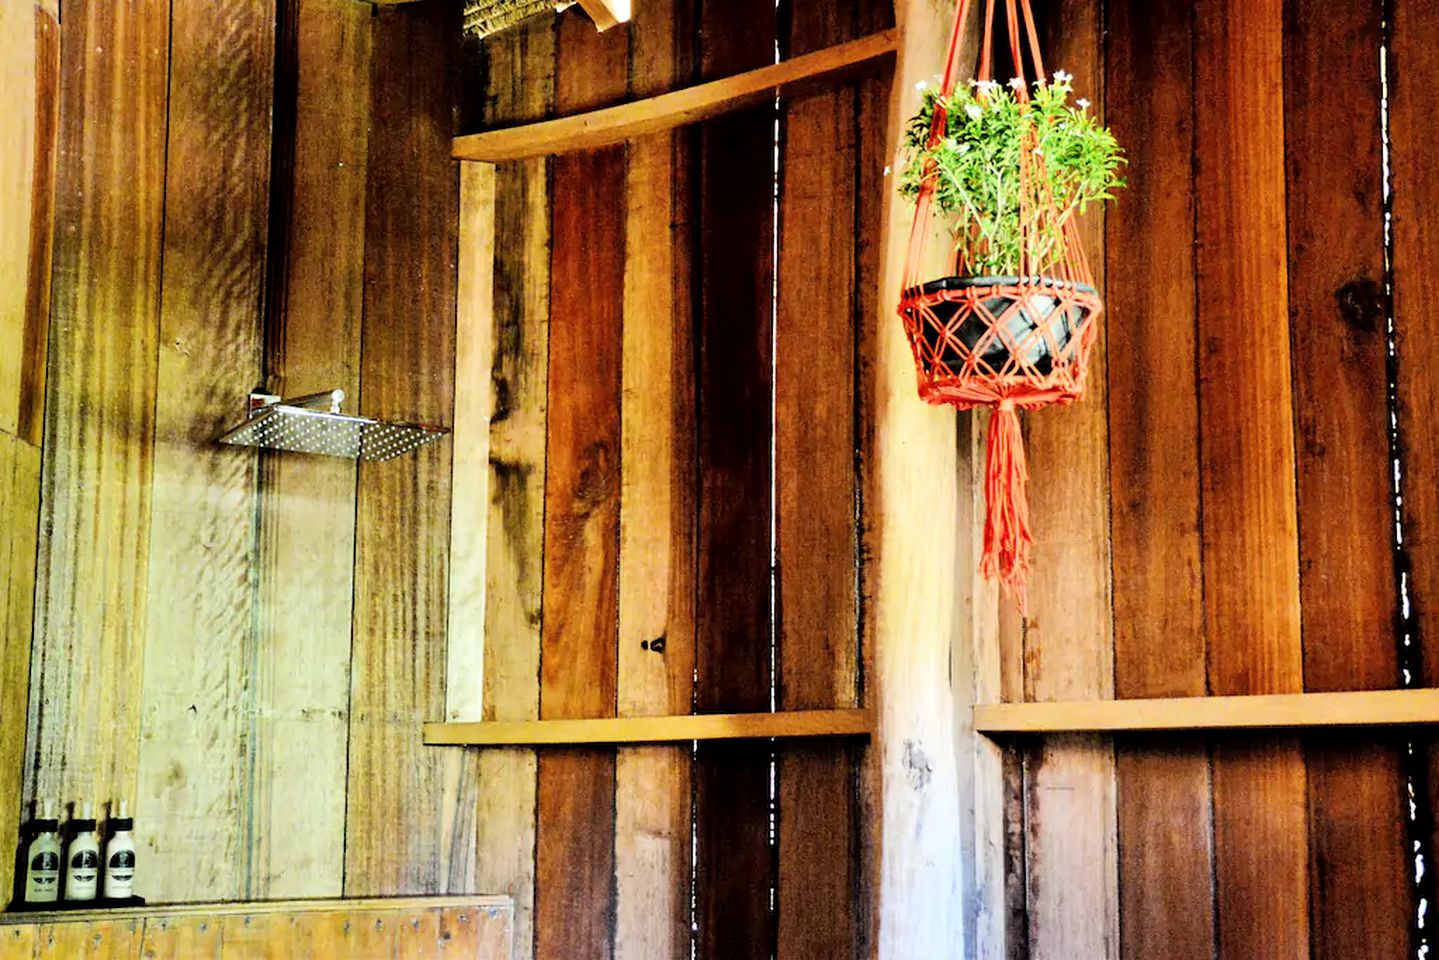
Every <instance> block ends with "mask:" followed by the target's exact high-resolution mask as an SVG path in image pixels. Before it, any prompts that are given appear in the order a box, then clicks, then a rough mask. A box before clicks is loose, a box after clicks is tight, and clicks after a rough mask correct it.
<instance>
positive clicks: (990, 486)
mask: <svg viewBox="0 0 1439 960" xmlns="http://www.w3.org/2000/svg"><path fill="white" fill-rule="evenodd" d="M1028 480H1029V468H1028V466H1027V465H1026V464H1025V462H1024V436H1023V434H1021V433H1020V430H1019V414H1018V412H1016V411H1015V409H1014V406H1013V405H1012V404H1008V403H1004V404H1000V406H999V409H998V410H996V411H995V412H994V415H993V416H992V417H990V418H989V435H988V438H987V441H986V450H985V464H984V498H985V504H986V506H987V509H986V511H985V517H984V556H983V558H981V560H980V571H981V572H982V573H983V574H984V575H985V576H986V577H989V578H993V577H995V576H996V575H997V576H998V577H999V582H1000V583H1001V584H1003V586H1004V589H1005V592H1006V593H1008V594H1009V595H1010V596H1012V597H1013V598H1014V602H1015V605H1016V606H1017V607H1018V608H1019V613H1020V615H1021V616H1023V614H1024V612H1025V590H1026V587H1027V586H1028V584H1029V567H1030V560H1031V557H1032V555H1033V552H1034V535H1033V534H1031V533H1030V530H1029V499H1028V497H1026V496H1025V489H1024V488H1025V484H1026V483H1027V482H1028Z"/></svg>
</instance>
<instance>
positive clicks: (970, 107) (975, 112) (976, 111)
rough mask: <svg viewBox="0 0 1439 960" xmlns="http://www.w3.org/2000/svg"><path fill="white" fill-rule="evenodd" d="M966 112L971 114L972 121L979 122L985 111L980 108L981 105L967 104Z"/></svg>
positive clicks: (965, 106)
mask: <svg viewBox="0 0 1439 960" xmlns="http://www.w3.org/2000/svg"><path fill="white" fill-rule="evenodd" d="M964 112H965V113H967V114H969V119H971V120H978V119H979V118H980V117H982V116H984V111H983V110H981V109H980V108H979V104H977V103H966V104H965V105H964Z"/></svg>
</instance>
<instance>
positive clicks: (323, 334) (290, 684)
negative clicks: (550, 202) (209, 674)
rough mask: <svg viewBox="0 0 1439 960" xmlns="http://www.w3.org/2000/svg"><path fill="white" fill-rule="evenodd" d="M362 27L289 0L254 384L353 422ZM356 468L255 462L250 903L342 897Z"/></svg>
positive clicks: (364, 70)
mask: <svg viewBox="0 0 1439 960" xmlns="http://www.w3.org/2000/svg"><path fill="white" fill-rule="evenodd" d="M370 26H371V21H370V16H369V11H367V10H365V9H363V8H361V7H358V6H356V5H354V4H352V3H350V2H348V0H290V2H289V3H287V5H286V6H285V7H284V9H283V17H282V19H281V27H280V34H279V37H278V40H277V43H278V49H277V56H278V57H279V58H280V63H279V68H278V71H277V78H278V79H277V90H276V104H275V117H276V119H275V127H276V130H275V145H274V151H275V152H276V154H278V156H277V159H276V163H275V165H274V169H275V182H274V183H273V184H272V191H273V194H274V196H275V203H274V204H273V207H274V209H275V211H276V212H275V217H276V222H275V223H274V224H273V228H274V229H273V232H272V234H271V245H272V247H271V251H270V258H271V279H270V289H269V291H268V293H269V311H268V316H267V317H266V321H267V330H266V342H265V353H266V355H265V368H266V369H265V386H266V387H267V388H268V389H269V390H270V392H271V393H275V394H277V395H280V396H302V395H305V394H310V393H316V392H319V391H321V390H330V389H335V388H340V389H343V390H344V391H345V392H346V394H347V396H348V399H347V404H346V406H347V409H351V410H353V409H358V404H359V401H360V391H359V378H360V316H361V311H362V307H363V296H364V288H363V283H364V250H365V228H364V222H365V178H366V170H367V161H368V149H369V148H368V130H369V112H370V99H369V80H370ZM337 89H343V90H345V91H346V95H345V96H343V97H336V96H335V90H337ZM239 401H240V398H239V397H236V398H235V401H234V402H235V404H238V403H239ZM238 415H239V414H238V406H237V407H236V411H235V413H234V414H233V416H236V417H237V416H238ZM355 470H356V467H355V464H354V463H353V462H350V461H347V460H341V459H338V458H329V457H297V456H293V455H290V454H278V455H271V454H262V455H261V459H260V502H259V507H258V509H259V512H260V561H259V586H258V590H259V599H258V601H257V602H258V605H259V607H258V620H257V624H256V629H257V639H256V644H257V647H258V659H257V667H256V677H255V685H256V689H255V713H256V719H255V734H254V735H255V743H254V756H255V775H254V776H255V779H254V783H253V784H252V787H251V789H252V790H253V792H254V799H253V801H252V811H251V818H252V820H251V822H252V824H253V828H252V829H251V831H250V837H251V839H250V852H249V856H250V858H251V871H250V877H249V883H250V886H249V895H250V896H253V897H256V898H261V897H264V898H278V897H287V896H291V897H292V896H300V895H306V896H339V895H340V893H341V889H342V885H343V878H344V854H343V850H344V837H345V768H346V763H347V751H348V742H349V708H350V703H349V700H350V688H349V661H350V629H351V614H352V605H353V595H354V556H355Z"/></svg>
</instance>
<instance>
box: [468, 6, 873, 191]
mask: <svg viewBox="0 0 1439 960" xmlns="http://www.w3.org/2000/svg"><path fill="white" fill-rule="evenodd" d="M898 37H899V33H898V31H896V30H885V31H882V32H880V33H874V34H870V35H869V36H867V37H862V38H860V39H859V40H852V41H850V42H849V43H841V44H838V45H837V46H833V47H827V48H825V49H823V50H817V51H815V52H814V53H807V54H804V55H802V56H798V57H793V58H791V59H789V60H785V61H782V62H780V63H776V64H773V65H771V66H768V67H761V68H760V69H758V70H751V71H750V72H748V73H741V74H737V75H736V76H733V77H725V78H723V79H721V80H712V81H710V82H709V83H701V84H698V85H696V86H693V87H685V88H684V89H682V90H673V91H671V92H669V93H662V94H660V95H659V96H655V97H650V98H648V99H646V100H635V101H632V102H630V103H621V104H618V105H616V106H613V107H605V108H603V109H600V110H592V111H590V112H588V113H580V114H575V115H573V116H569V117H560V118H558V119H555V120H543V121H540V122H539V123H528V124H524V125H522V126H517V127H502V128H500V129H498V130H486V131H485V132H483V133H472V134H470V135H468V136H464V137H458V138H456V140H455V142H454V149H453V153H452V156H454V158H455V159H457V160H480V161H484V162H487V163H498V162H500V161H502V160H521V159H524V158H525V157H541V156H545V155H547V154H552V153H564V152H567V151H570V150H590V149H593V148H595V147H604V146H609V145H611V144H615V143H623V142H624V141H626V140H629V139H632V138H634V137H639V136H643V135H644V134H647V133H657V132H659V131H661V130H668V129H671V128H673V127H678V126H683V125H684V124H687V123H696V122H698V121H700V120H707V119H709V118H710V117H715V116H719V115H720V114H722V113H728V112H730V111H732V110H738V109H740V108H742V107H747V106H749V105H751V104H754V103H758V102H761V101H763V100H765V99H767V98H769V97H773V96H774V95H775V93H776V92H777V91H784V90H787V89H788V88H790V87H791V86H793V85H795V84H799V83H803V82H809V81H815V80H818V79H821V78H824V77H829V76H833V75H835V74H838V73H842V72H844V71H846V70H849V69H852V68H854V67H858V66H860V65H862V64H865V63H868V62H870V61H872V60H878V59H879V58H881V57H884V56H887V55H889V54H892V53H893V52H894V50H895V47H896V44H897V43H898ZM791 92H792V91H791Z"/></svg>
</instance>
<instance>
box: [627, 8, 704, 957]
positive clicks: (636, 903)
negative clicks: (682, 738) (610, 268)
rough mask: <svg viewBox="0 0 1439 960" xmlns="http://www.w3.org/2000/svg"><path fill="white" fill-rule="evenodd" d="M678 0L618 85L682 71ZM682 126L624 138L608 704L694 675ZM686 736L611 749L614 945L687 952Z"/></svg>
mask: <svg viewBox="0 0 1439 960" xmlns="http://www.w3.org/2000/svg"><path fill="white" fill-rule="evenodd" d="M692 7H693V4H692V3H691V2H690V0H662V2H654V3H648V4H646V5H645V6H644V7H642V8H641V9H639V10H638V11H637V14H636V18H635V20H634V22H633V23H632V24H631V26H630V67H629V72H630V90H631V92H632V93H635V94H648V93H653V92H656V91H660V90H665V89H669V88H670V87H673V86H674V85H675V84H676V83H678V82H681V81H683V80H684V79H687V73H688V71H689V70H690V69H691V66H692V65H691V64H689V63H688V60H689V51H688V50H687V46H688V44H687V41H689V40H690V39H691V38H692V35H693V34H692V31H693V27H694V21H693V15H694V12H693V10H692V9H691V8H692ZM687 147H688V138H686V137H683V136H682V135H677V134H671V133H664V134H659V135H656V136H652V137H646V138H644V139H641V140H636V141H634V142H632V143H631V144H630V146H629V169H628V178H627V184H626V204H627V209H626V213H625V302H624V334H623V336H624V342H623V366H622V393H623V397H622V404H621V408H620V416H621V434H622V446H621V454H620V483H621V487H620V547H619V550H620V553H619V610H618V614H619V661H618V667H619V674H618V681H617V690H616V693H617V697H618V700H617V707H618V709H617V713H618V715H619V716H621V717H629V716H645V715H665V714H679V713H688V712H689V709H690V702H691V698H692V696H693V688H694V662H695V641H694V590H695V563H696V558H695V540H694V536H695V534H694V529H695V473H696V463H695V440H694V376H693V371H694V354H693V329H694V327H693V317H694V312H693V307H692V302H691V300H692V298H691V294H690V288H689V256H690V247H689V242H688V241H689V239H690V237H689V231H688V221H689V208H690V197H689V196H688V187H689V182H690V181H689V176H688V170H687V169H686V165H687V163H688V159H689V157H690V155H691V154H690V152H689V151H688V149H687ZM690 767H691V750H690V746H689V745H688V744H684V745H680V746H673V747H641V748H626V749H621V750H619V751H618V753H617V754H616V758H615V947H614V952H615V956H617V957H622V958H629V957H636V958H639V957H654V958H657V960H658V958H664V957H670V958H681V957H688V956H689V952H690V942H691V936H690V898H689V892H690V886H691V884H690V871H691V866H692V865H691V858H690V816H691V805H690V773H691V771H690Z"/></svg>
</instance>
